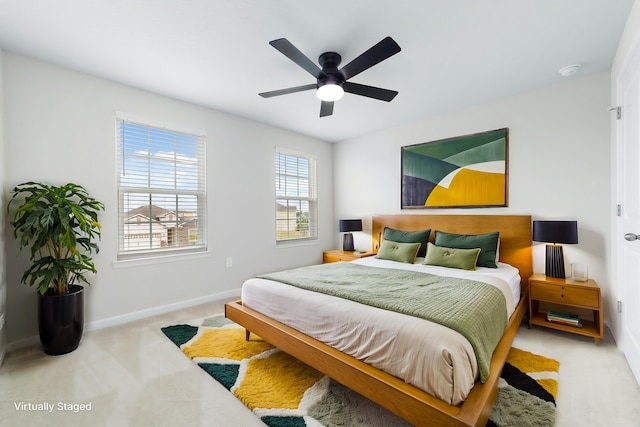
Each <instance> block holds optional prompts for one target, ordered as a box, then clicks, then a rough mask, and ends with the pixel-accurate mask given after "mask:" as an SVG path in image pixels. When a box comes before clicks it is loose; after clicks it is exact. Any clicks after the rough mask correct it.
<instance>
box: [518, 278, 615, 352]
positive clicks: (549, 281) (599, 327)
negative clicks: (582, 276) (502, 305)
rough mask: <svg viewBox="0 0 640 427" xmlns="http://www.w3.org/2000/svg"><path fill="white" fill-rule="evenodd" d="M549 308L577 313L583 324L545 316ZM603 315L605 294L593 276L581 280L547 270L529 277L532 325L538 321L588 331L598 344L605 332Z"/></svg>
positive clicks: (537, 323) (557, 327)
mask: <svg viewBox="0 0 640 427" xmlns="http://www.w3.org/2000/svg"><path fill="white" fill-rule="evenodd" d="M549 310H558V311H563V312H566V313H570V314H574V315H578V316H579V317H580V321H581V323H582V328H579V327H576V326H569V325H563V324H558V323H552V322H549V321H548V320H547V318H546V317H547V311H549ZM603 318H604V316H603V312H602V295H601V293H600V288H599V287H598V284H597V283H596V282H595V281H594V280H592V279H589V280H587V281H584V282H578V281H575V280H571V279H556V278H553V277H547V276H545V275H544V274H533V275H532V276H531V277H529V328H531V325H539V326H544V327H546V328H551V329H557V330H559V331H565V332H571V333H573V334H579V335H585V336H587V337H592V338H593V339H594V341H595V342H596V344H598V343H599V342H600V339H601V338H602V337H603V336H604V333H603V332H604V324H603Z"/></svg>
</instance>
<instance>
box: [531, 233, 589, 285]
mask: <svg viewBox="0 0 640 427" xmlns="http://www.w3.org/2000/svg"><path fill="white" fill-rule="evenodd" d="M532 240H533V241H534V242H547V243H554V244H553V245H547V248H546V257H545V269H544V274H545V275H546V276H548V277H556V278H560V279H564V278H565V277H566V274H565V272H564V255H563V251H562V246H561V245H556V244H555V243H567V244H576V243H578V222H577V221H533V239H532Z"/></svg>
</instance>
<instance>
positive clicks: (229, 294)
mask: <svg viewBox="0 0 640 427" xmlns="http://www.w3.org/2000/svg"><path fill="white" fill-rule="evenodd" d="M239 295H240V290H239V289H236V290H231V291H225V292H220V293H217V294H212V295H207V296H204V297H199V298H194V299H190V300H186V301H180V302H177V303H174V304H167V305H163V306H160V307H153V308H149V309H146V310H140V311H135V312H133V313H127V314H123V315H120V316H114V317H110V318H108V319H102V320H95V321H93V322H88V323H85V325H84V331H85V332H90V331H97V330H99V329H104V328H109V327H111V326H118V325H122V324H125V323H129V322H133V321H135V320H140V319H145V318H147V317H151V316H157V315H159V314H165V313H170V312H172V311H177V310H182V309H185V308H189V307H195V306H196V305H200V304H207V303H210V302H215V301H231V300H233V299H237V298H238V297H239ZM39 344H40V337H39V336H38V335H34V336H31V337H27V338H23V339H21V340H18V341H14V342H10V343H8V344H7V346H6V349H5V350H6V354H9V353H11V352H14V351H16V350H19V349H21V348H25V347H29V346H33V345H39ZM2 357H4V354H2V355H0V361H1V360H2ZM0 364H1V363H0Z"/></svg>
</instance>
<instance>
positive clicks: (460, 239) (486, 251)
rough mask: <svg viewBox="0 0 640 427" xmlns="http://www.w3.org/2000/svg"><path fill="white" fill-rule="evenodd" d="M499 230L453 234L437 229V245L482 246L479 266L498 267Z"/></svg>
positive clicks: (449, 246) (467, 247)
mask: <svg viewBox="0 0 640 427" xmlns="http://www.w3.org/2000/svg"><path fill="white" fill-rule="evenodd" d="M499 237H500V233H498V232H497V231H495V232H493V233H486V234H451V233H445V232H443V231H438V230H436V238H435V244H436V246H446V247H448V248H457V249H475V248H480V256H479V257H478V262H477V264H476V265H477V266H478V267H489V268H498V266H497V265H496V255H497V250H498V238H499Z"/></svg>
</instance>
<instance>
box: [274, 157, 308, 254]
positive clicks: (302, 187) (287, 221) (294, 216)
mask: <svg viewBox="0 0 640 427" xmlns="http://www.w3.org/2000/svg"><path fill="white" fill-rule="evenodd" d="M275 162H276V242H284V241H291V240H299V239H314V238H316V237H317V235H318V233H317V210H318V208H317V196H316V164H315V159H313V158H312V157H310V156H307V155H302V154H299V153H298V154H293V153H287V152H286V151H284V150H277V152H276V157H275Z"/></svg>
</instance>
